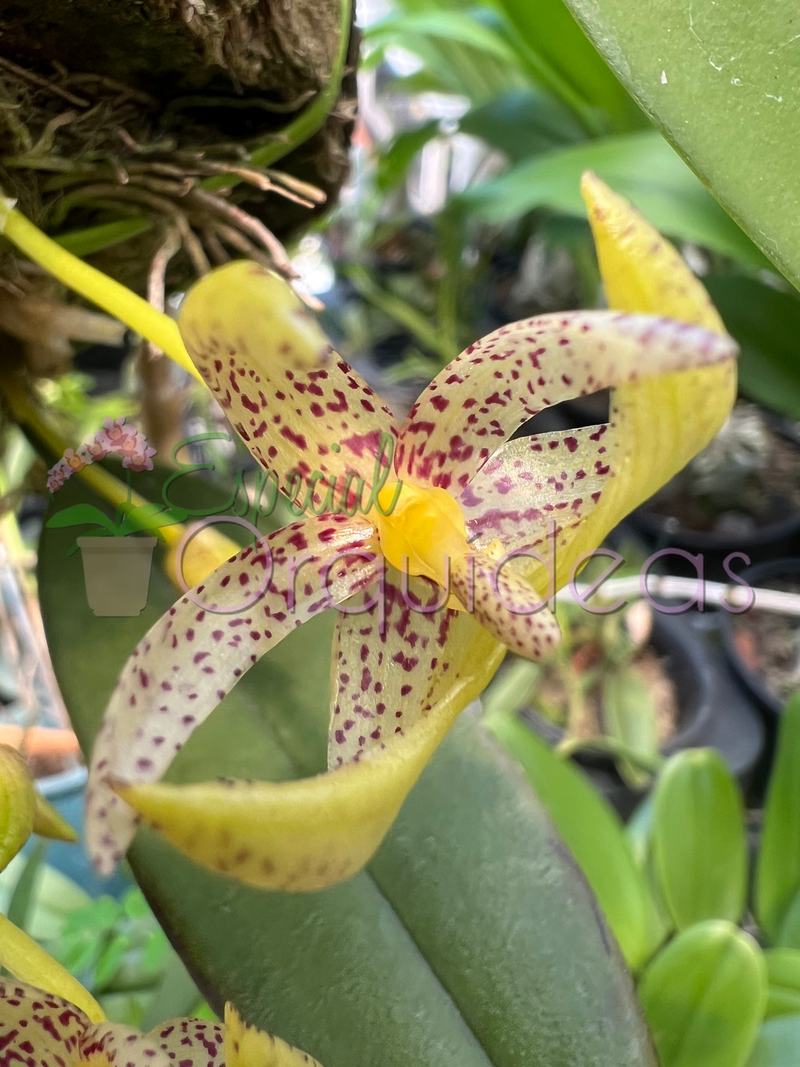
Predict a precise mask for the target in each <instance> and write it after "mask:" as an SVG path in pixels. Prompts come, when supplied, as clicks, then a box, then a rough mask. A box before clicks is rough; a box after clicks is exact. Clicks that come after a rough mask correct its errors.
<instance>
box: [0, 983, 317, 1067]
mask: <svg viewBox="0 0 800 1067" xmlns="http://www.w3.org/2000/svg"><path fill="white" fill-rule="evenodd" d="M254 1064H261V1065H263V1067H304V1065H305V1067H320V1065H319V1064H318V1063H317V1061H316V1060H315V1059H312V1057H311V1056H309V1055H307V1054H306V1053H305V1052H301V1051H300V1050H299V1049H296V1048H292V1047H291V1046H290V1045H287V1044H286V1043H285V1042H284V1041H281V1040H280V1038H277V1037H273V1036H272V1035H270V1034H265V1033H263V1032H261V1031H260V1030H256V1029H255V1028H254V1027H251V1026H248V1025H247V1024H246V1023H244V1022H243V1021H242V1019H241V1018H240V1016H239V1015H238V1014H237V1012H236V1011H235V1010H234V1009H233V1008H232V1007H231V1005H230V1004H229V1005H227V1007H226V1009H225V1023H224V1024H220V1023H212V1022H206V1021H203V1020H200V1019H170V1020H168V1021H167V1022H165V1023H162V1024H161V1025H160V1026H157V1027H156V1028H155V1029H154V1030H151V1031H150V1033H148V1034H143V1033H141V1032H140V1031H138V1030H134V1029H132V1028H131V1027H129V1026H123V1025H121V1024H120V1023H111V1022H106V1021H102V1022H98V1023H93V1022H92V1021H91V1020H90V1019H89V1018H88V1016H86V1015H85V1014H84V1013H83V1012H82V1011H81V1010H80V1009H79V1008H77V1007H76V1006H75V1005H74V1004H70V1002H69V1001H68V1000H64V999H63V998H62V997H59V996H55V995H54V994H52V993H45V992H42V990H40V989H34V988H33V987H32V986H29V985H24V984H23V983H21V982H16V981H14V980H13V979H11V980H8V981H0V1067H145V1065H147V1067H253V1065H254Z"/></svg>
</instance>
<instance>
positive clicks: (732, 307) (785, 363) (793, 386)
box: [703, 275, 800, 420]
mask: <svg viewBox="0 0 800 1067" xmlns="http://www.w3.org/2000/svg"><path fill="white" fill-rule="evenodd" d="M703 284H704V285H705V287H706V288H707V289H708V291H709V294H710V295H711V299H712V300H713V301H714V304H715V305H716V307H717V309H718V311H719V313H720V315H722V318H723V319H724V321H725V325H726V327H727V328H728V332H729V333H730V334H731V335H732V336H733V337H735V338H736V340H737V341H738V342H739V346H740V352H739V388H740V390H741V391H742V392H743V393H744V394H745V396H749V397H750V398H751V400H756V401H758V403H759V404H764V405H765V406H766V407H768V408H771V409H772V410H773V411H777V412H780V413H781V414H782V415H788V417H789V418H790V419H797V420H800V349H799V348H798V337H800V300H798V298H797V295H796V294H795V293H786V292H781V291H780V290H779V289H775V288H774V287H773V286H770V285H764V284H763V283H762V282H760V281H757V280H756V279H755V278H746V277H741V276H736V275H733V276H719V275H717V276H714V275H711V276H709V277H706V278H704V279H703Z"/></svg>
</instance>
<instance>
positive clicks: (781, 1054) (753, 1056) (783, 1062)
mask: <svg viewBox="0 0 800 1067" xmlns="http://www.w3.org/2000/svg"><path fill="white" fill-rule="evenodd" d="M798 1049H800V1015H786V1016H784V1017H783V1018H781V1019H769V1020H768V1021H767V1022H765V1023H764V1025H763V1026H762V1027H761V1029H760V1030H759V1031H758V1036H757V1037H756V1043H755V1045H754V1046H753V1051H752V1052H751V1053H750V1059H749V1060H748V1061H747V1067H797V1062H798Z"/></svg>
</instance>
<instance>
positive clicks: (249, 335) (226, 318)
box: [178, 259, 331, 367]
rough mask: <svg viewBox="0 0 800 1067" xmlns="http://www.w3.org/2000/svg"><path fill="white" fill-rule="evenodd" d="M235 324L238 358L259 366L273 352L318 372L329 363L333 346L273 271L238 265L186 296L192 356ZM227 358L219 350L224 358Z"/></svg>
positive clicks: (184, 332) (183, 315) (184, 317)
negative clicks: (318, 365) (195, 351)
mask: <svg viewBox="0 0 800 1067" xmlns="http://www.w3.org/2000/svg"><path fill="white" fill-rule="evenodd" d="M231 323H235V324H236V328H237V332H238V331H241V333H240V334H239V337H238V353H239V355H240V356H241V357H244V358H245V359H249V360H250V362H251V363H252V364H253V365H255V362H256V361H257V360H258V359H259V358H261V359H265V358H266V356H267V354H268V353H270V352H280V353H281V355H282V357H284V358H287V359H289V360H291V362H293V363H296V364H298V365H300V366H306V367H314V366H316V365H317V364H319V363H320V362H321V361H322V360H323V359H325V358H326V357H327V355H328V354H329V352H330V350H331V346H330V341H329V340H328V338H327V337H326V335H325V333H324V331H323V330H322V328H321V327H320V325H319V323H318V322H317V320H316V318H315V317H314V316H313V315H312V314H311V312H310V311H309V310H308V308H306V307H305V305H304V304H303V303H302V301H301V300H300V298H299V297H298V296H297V294H296V293H295V292H294V290H293V289H292V288H291V287H290V286H289V285H287V284H286V282H285V281H284V279H283V278H280V277H279V276H278V275H277V274H274V273H273V272H272V271H269V270H266V268H264V267H260V266H259V265H258V264H257V263H253V262H251V261H250V260H244V259H240V260H236V261H235V262H233V263H228V264H227V265H226V266H224V267H219V268H217V270H214V271H212V272H211V274H207V275H206V276H205V278H201V279H200V281H198V282H196V283H195V284H194V285H193V286H192V288H191V289H190V290H189V292H188V293H187V295H186V299H185V300H184V302H183V305H182V306H181V311H180V315H179V317H178V326H179V329H180V331H181V336H182V337H183V339H184V341H185V342H186V345H187V348H188V349H189V351H190V352H191V351H192V350H193V349H195V350H196V349H197V348H198V347H199V348H200V349H202V347H203V342H204V341H205V340H206V339H207V338H209V337H211V338H214V337H215V336H216V335H218V334H219V333H220V332H221V329H222V328H223V327H224V328H225V329H226V330H227V329H229V328H230V324H231ZM225 355H226V353H225V352H224V351H223V350H222V346H220V357H224V356H225Z"/></svg>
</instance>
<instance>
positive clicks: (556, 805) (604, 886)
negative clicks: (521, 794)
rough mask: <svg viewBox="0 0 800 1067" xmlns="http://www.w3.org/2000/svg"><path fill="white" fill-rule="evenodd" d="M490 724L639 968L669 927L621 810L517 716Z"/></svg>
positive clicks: (490, 720)
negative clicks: (639, 864)
mask: <svg viewBox="0 0 800 1067" xmlns="http://www.w3.org/2000/svg"><path fill="white" fill-rule="evenodd" d="M485 722H486V725H487V726H488V728H489V729H490V730H491V732H492V733H493V734H494V735H495V736H496V737H497V739H498V740H499V741H500V743H501V744H502V745H503V747H504V748H505V749H506V751H507V752H509V753H510V754H511V755H512V756H514V758H515V759H517V760H518V761H519V762H520V764H521V765H522V769H523V770H524V771H525V774H526V775H527V777H528V780H529V781H530V783H531V785H532V786H533V788H534V790H535V792H536V795H537V796H538V797H539V799H540V800H541V802H542V803H543V804H544V806H545V809H546V811H547V814H548V815H549V816H550V818H551V819H552V820H553V823H554V824H555V827H556V829H557V830H558V832H559V834H560V835H561V837H562V838H563V839H564V842H565V843H566V844H567V846H568V847H569V849H570V851H571V852H572V855H573V856H574V857H575V860H576V861H577V864H578V866H579V867H580V868H581V870H582V871H583V873H584V874H585V875H586V879H587V881H588V882H589V885H590V886H591V887H592V890H593V891H594V894H595V896H596V897H597V901H598V903H599V905H600V907H601V908H602V911H603V914H604V915H605V917H606V919H607V920H608V924H609V926H610V927H611V930H612V931H613V933H614V936H615V937H616V939H617V941H618V942H619V945H620V948H621V949H622V953H623V955H624V956H625V959H626V960H627V962H628V965H629V966H630V967H631V968H632V969H633V970H638V968H639V967H641V966H642V964H644V963H645V962H646V961H647V960H648V959H649V958H650V956H651V955H652V954H653V952H654V951H655V949H656V948H657V947H658V945H659V944H660V943H661V941H662V940H663V938H664V936H665V934H666V929H665V928H664V927H663V925H662V923H661V921H660V919H659V916H658V912H657V909H656V905H655V902H654V901H653V898H652V896H651V894H650V890H649V888H648V886H647V883H646V881H645V878H644V876H643V874H642V873H641V871H640V869H639V868H638V867H637V865H636V863H635V862H634V859H633V855H632V853H631V849H630V846H629V844H628V842H627V840H626V838H625V832H624V829H623V826H622V823H621V822H620V819H619V817H618V816H617V814H616V812H615V811H614V810H613V808H612V807H611V805H610V804H609V803H608V802H607V801H606V799H605V798H604V797H602V796H601V795H600V794H599V793H598V792H597V791H596V790H595V789H594V788H593V787H592V785H590V783H589V782H588V781H587V779H586V778H585V777H584V776H583V775H582V774H581V773H580V772H579V771H577V770H576V769H575V768H574V767H573V766H572V765H571V764H569V763H567V762H565V761H563V760H560V759H559V758H558V757H557V756H556V754H555V753H554V752H553V750H552V749H551V748H550V746H549V745H548V744H547V743H546V742H545V741H543V740H542V738H540V737H537V735H536V734H534V733H533V732H532V731H531V730H529V729H528V728H527V727H526V726H525V725H523V723H522V722H521V721H520V720H519V719H518V718H517V717H516V716H515V715H506V714H494V715H491V716H488V717H487V718H486V720H485Z"/></svg>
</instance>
